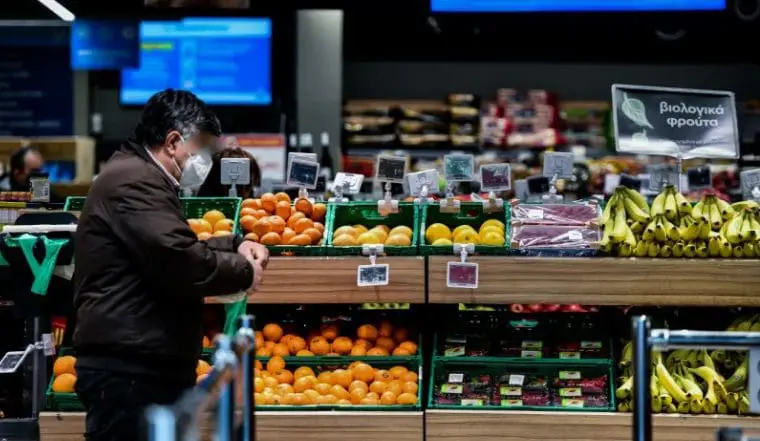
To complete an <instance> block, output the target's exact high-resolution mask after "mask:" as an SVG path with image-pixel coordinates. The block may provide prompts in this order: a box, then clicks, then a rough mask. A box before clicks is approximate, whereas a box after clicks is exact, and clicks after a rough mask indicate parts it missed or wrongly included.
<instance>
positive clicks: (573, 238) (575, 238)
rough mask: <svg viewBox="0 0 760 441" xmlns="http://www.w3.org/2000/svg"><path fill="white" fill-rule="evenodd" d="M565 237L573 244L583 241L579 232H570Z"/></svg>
mask: <svg viewBox="0 0 760 441" xmlns="http://www.w3.org/2000/svg"><path fill="white" fill-rule="evenodd" d="M567 237H568V239H570V240H571V241H573V242H580V241H581V240H583V233H581V232H580V230H570V231H569V232H568V233H567Z"/></svg>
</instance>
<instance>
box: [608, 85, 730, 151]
mask: <svg viewBox="0 0 760 441" xmlns="http://www.w3.org/2000/svg"><path fill="white" fill-rule="evenodd" d="M612 124H613V135H614V137H615V147H616V149H617V151H619V152H625V153H633V154H645V155H662V156H672V157H675V158H680V159H691V158H715V159H718V158H722V159H736V158H738V157H739V131H738V129H737V116H736V100H735V98H734V93H733V92H729V91H722V90H697V89H677V88H669V87H653V86H638V85H629V84H613V85H612Z"/></svg>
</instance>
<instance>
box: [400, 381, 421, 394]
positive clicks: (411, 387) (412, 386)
mask: <svg viewBox="0 0 760 441" xmlns="http://www.w3.org/2000/svg"><path fill="white" fill-rule="evenodd" d="M401 387H402V389H403V390H404V392H406V393H410V394H412V395H414V396H417V389H419V386H417V383H413V382H411V381H407V382H406V383H404V385H403V386H401Z"/></svg>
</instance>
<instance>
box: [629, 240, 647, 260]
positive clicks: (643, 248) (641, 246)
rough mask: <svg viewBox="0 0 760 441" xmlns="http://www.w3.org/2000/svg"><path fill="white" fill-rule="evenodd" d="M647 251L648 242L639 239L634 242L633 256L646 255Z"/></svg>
mask: <svg viewBox="0 0 760 441" xmlns="http://www.w3.org/2000/svg"><path fill="white" fill-rule="evenodd" d="M648 252H649V242H647V241H644V240H640V241H639V242H638V243H637V244H636V248H634V249H633V256H634V257H646V255H647V253H648Z"/></svg>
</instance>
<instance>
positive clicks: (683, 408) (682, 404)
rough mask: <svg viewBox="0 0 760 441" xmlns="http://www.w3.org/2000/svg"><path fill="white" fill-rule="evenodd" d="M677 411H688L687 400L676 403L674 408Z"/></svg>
mask: <svg viewBox="0 0 760 441" xmlns="http://www.w3.org/2000/svg"><path fill="white" fill-rule="evenodd" d="M676 410H677V411H678V413H689V402H688V401H683V402H680V403H678V407H677V408H676Z"/></svg>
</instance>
